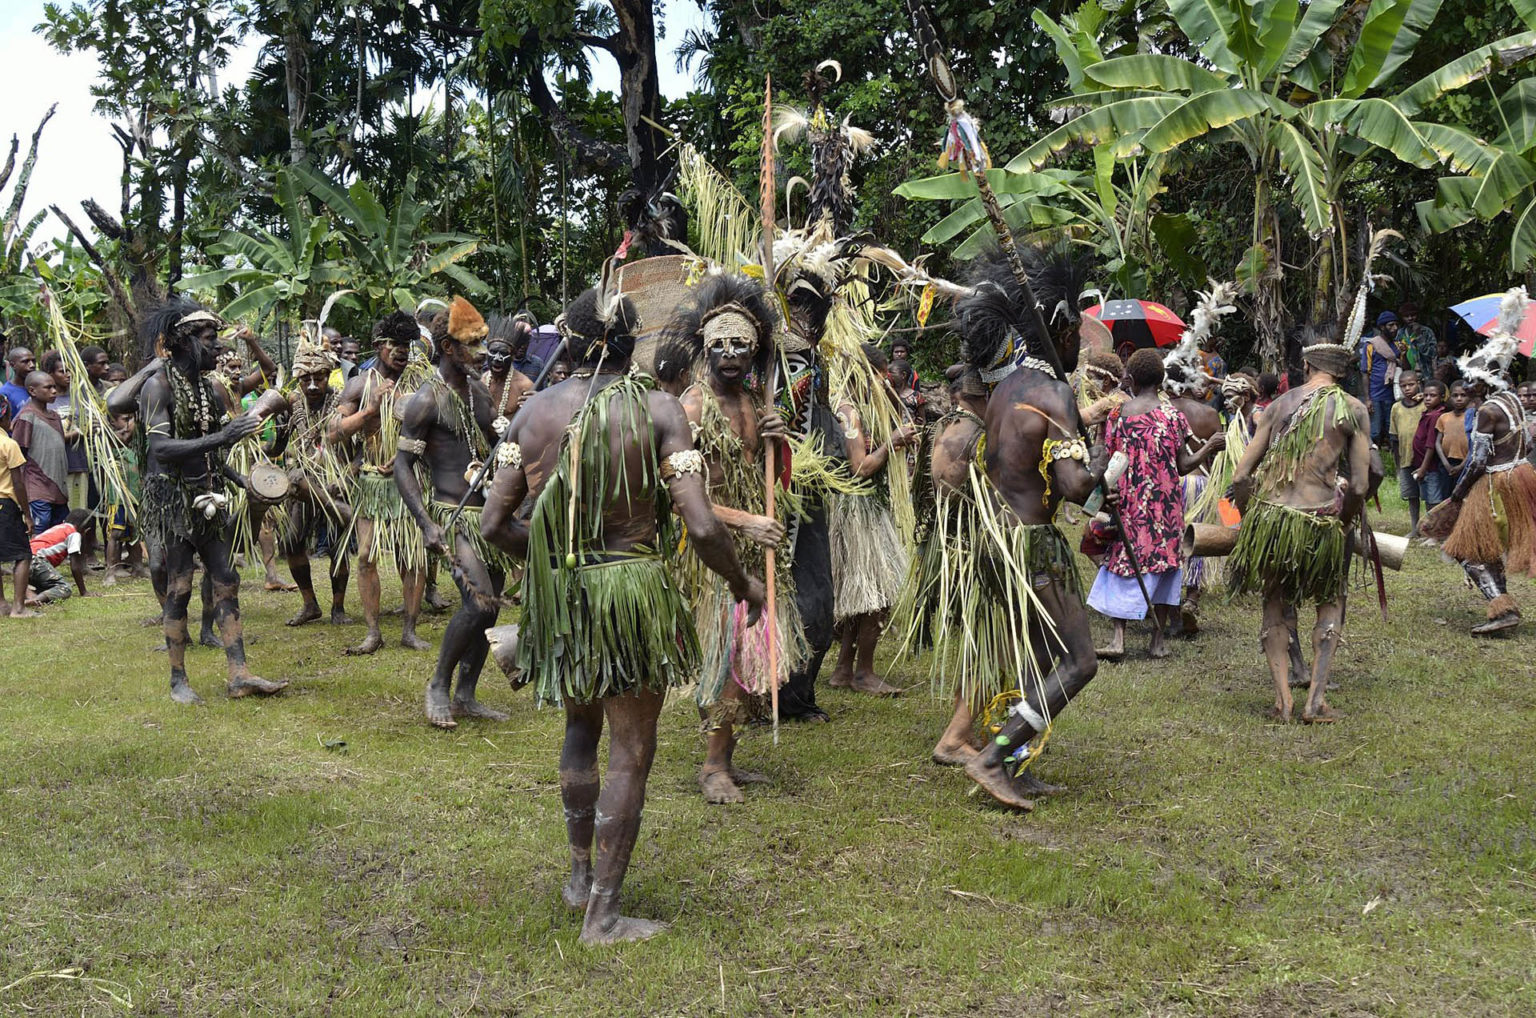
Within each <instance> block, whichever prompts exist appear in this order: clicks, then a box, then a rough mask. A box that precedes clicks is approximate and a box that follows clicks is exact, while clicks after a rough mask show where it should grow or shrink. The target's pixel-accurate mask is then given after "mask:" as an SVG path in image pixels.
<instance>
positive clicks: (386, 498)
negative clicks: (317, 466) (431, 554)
mask: <svg viewBox="0 0 1536 1018" xmlns="http://www.w3.org/2000/svg"><path fill="white" fill-rule="evenodd" d="M352 510H353V511H352V527H351V530H350V531H349V532H348V533H347V534H345V535H343V537H342V541H343V542H344V543H346V542H350V541H351V539H352V537H353V535H355V534H356V532H357V525H358V523H359V521H361V520H369V521H371V522H372V523H373V542H372V546H371V547H367V548H365V547H363V546H362V544H359V545H358V548H357V553H358V556H359V557H364V558H372V559H373V561H375V562H380V561H383V560H384V559H385V558H386V557H393V558H394V560H395V563H396V565H398V566H399V567H400V568H401V569H403V570H406V571H407V572H419V571H420V570H423V569H425V568H427V546H426V544H424V543H423V542H422V539H421V528H420V527H418V526H417V525H416V521H415V520H414V519H413V518H412V517H411V513H410V510H408V509H406V507H405V501H404V500H403V499H402V498H401V497H400V489H399V488H397V487H396V486H395V479H394V477H392V476H390V475H388V474H379V473H375V472H373V471H371V470H364V471H363V472H362V473H360V474H358V476H357V488H356V491H355V492H354V495H353V502H352Z"/></svg>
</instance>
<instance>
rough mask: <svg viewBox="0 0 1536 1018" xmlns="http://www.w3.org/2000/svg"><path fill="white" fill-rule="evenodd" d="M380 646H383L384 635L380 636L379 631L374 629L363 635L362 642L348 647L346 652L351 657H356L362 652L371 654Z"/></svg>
mask: <svg viewBox="0 0 1536 1018" xmlns="http://www.w3.org/2000/svg"><path fill="white" fill-rule="evenodd" d="M382 646H384V637H382V636H380V635H379V631H378V630H376V629H375V630H373V631H372V632H370V633H369V634H368V635H367V636H365V637H363V642H362V643H360V644H358V645H357V646H356V647H348V648H347V653H348V654H350V655H352V656H353V657H357V656H360V655H363V654H372V653H373V652H374V651H376V650H378V649H379V648H380V647H382Z"/></svg>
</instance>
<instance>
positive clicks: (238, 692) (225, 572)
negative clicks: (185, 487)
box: [199, 540, 288, 697]
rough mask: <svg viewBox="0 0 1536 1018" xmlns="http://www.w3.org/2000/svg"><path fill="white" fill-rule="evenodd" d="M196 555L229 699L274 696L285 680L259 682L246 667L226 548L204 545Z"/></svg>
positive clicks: (234, 576) (236, 583)
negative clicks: (207, 588)
mask: <svg viewBox="0 0 1536 1018" xmlns="http://www.w3.org/2000/svg"><path fill="white" fill-rule="evenodd" d="M199 554H200V555H201V556H202V559H203V567H204V569H205V570H206V572H207V575H208V577H209V579H210V581H211V585H212V588H213V597H214V604H213V615H214V622H215V624H216V625H217V627H218V631H219V638H220V639H221V640H222V641H223V644H224V657H225V659H226V660H227V662H228V664H229V684H228V692H229V695H230V696H231V697H242V696H249V695H251V694H252V693H260V694H266V693H276V692H278V691H279V690H281V689H283V688H284V687H286V686H287V685H288V682H287V680H286V679H282V680H278V681H276V682H273V681H269V680H267V679H263V678H260V677H259V676H256V675H253V674H251V670H250V667H249V666H248V665H247V664H246V660H245V626H244V624H243V623H242V622H241V621H240V574H239V573H238V572H236V571H235V568H234V564H233V563H232V562H231V561H230V556H229V545H227V544H225V543H224V542H223V541H217V540H215V541H206V542H204V544H203V546H202V547H201V548H200V549H199Z"/></svg>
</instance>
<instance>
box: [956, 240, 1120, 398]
mask: <svg viewBox="0 0 1536 1018" xmlns="http://www.w3.org/2000/svg"><path fill="white" fill-rule="evenodd" d="M1018 252H1019V257H1020V258H1021V259H1023V262H1024V269H1025V271H1026V272H1028V273H1029V283H1030V288H1031V289H1033V290H1034V292H1035V299H1036V300H1037V301H1038V302H1039V303H1040V307H1041V309H1042V312H1043V314H1044V317H1045V320H1046V327H1047V329H1050V330H1052V331H1055V332H1061V331H1066V330H1070V329H1074V328H1076V327H1077V326H1078V325H1079V324H1080V322H1081V321H1082V312H1081V311H1080V310H1079V308H1078V300H1079V298H1080V297H1081V295H1082V294H1083V292H1084V291H1085V290H1086V289H1087V288H1088V285H1089V283H1088V274H1089V271H1090V268H1091V265H1092V263H1091V262H1090V261H1089V260H1088V259H1087V258H1086V257H1084V255H1083V253H1082V250H1081V249H1080V248H1079V247H1077V246H1076V245H1073V244H1071V243H1062V244H1054V245H1050V246H1041V245H1038V244H1030V243H1028V242H1024V243H1019V244H1018ZM970 285H971V289H972V292H971V293H970V294H969V295H967V296H964V297H961V298H960V300H958V301H956V303H955V319H956V323H957V325H958V327H959V331H960V347H961V353H962V356H964V358H965V360H966V363H968V364H970V365H971V366H972V367H974V368H976V369H977V370H978V371H980V372H981V374H982V377H983V378H984V379H985V380H986V381H988V382H990V383H993V384H995V383H997V382H999V381H1001V380H1002V379H1003V378H1004V377H1006V376H1007V375H1008V374H1009V373H1010V372H1011V371H1012V368H1013V365H1015V364H1017V363H1018V362H1019V361H1020V360H1022V359H1023V358H1024V357H1025V356H1026V355H1029V354H1031V353H1033V354H1035V355H1039V354H1041V353H1043V352H1044V348H1043V345H1042V344H1045V343H1050V344H1052V346H1053V347H1054V346H1055V345H1056V340H1055V337H1054V336H1037V335H1035V334H1034V327H1033V322H1034V315H1033V314H1032V313H1031V311H1030V308H1029V306H1028V305H1027V304H1026V303H1025V301H1024V294H1023V287H1021V286H1019V282H1018V280H1017V279H1016V278H1014V274H1013V268H1012V266H1011V265H1010V264H1009V262H1008V259H1007V257H1006V256H1005V255H1004V254H1003V253H1002V251H1001V250H1000V249H998V248H992V249H991V250H989V251H987V252H986V253H985V254H983V255H981V256H980V257H978V258H977V259H976V260H975V261H973V262H972V263H971V271H970ZM1021 330H1027V331H1021ZM1065 367H1066V368H1067V370H1069V371H1070V370H1072V365H1065Z"/></svg>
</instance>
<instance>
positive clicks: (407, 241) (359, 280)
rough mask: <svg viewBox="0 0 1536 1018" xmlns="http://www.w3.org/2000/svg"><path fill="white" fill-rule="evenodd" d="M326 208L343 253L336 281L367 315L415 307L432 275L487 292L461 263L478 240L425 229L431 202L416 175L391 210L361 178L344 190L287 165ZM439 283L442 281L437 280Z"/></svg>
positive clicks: (470, 292) (468, 290)
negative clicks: (420, 192)
mask: <svg viewBox="0 0 1536 1018" xmlns="http://www.w3.org/2000/svg"><path fill="white" fill-rule="evenodd" d="M288 172H289V173H292V174H293V175H294V176H295V178H296V179H297V180H298V181H299V182H300V183H302V184H303V186H304V187H305V188H307V189H308V191H309V193H310V194H312V195H314V196H315V197H316V198H318V199H320V201H321V202H322V203H324V205H325V206H326V208H327V209H329V211H330V214H331V217H332V228H333V229H334V230H335V232H336V235H337V238H338V239H339V241H340V243H341V246H342V248H343V250H344V252H345V257H344V258H343V259H342V260H341V261H340V262H338V263H336V265H335V270H336V278H335V280H334V281H335V283H336V284H337V285H338V286H345V287H348V288H350V289H353V290H355V291H357V293H358V294H359V295H360V296H361V297H362V298H363V300H364V302H365V303H366V304H367V305H368V310H369V312H370V313H374V312H378V311H381V310H383V309H384V308H385V307H398V308H400V309H402V310H407V311H412V310H415V307H416V300H417V297H418V296H419V295H420V294H421V293H422V291H424V290H425V289H427V288H428V287H429V286H431V285H432V284H433V281H434V280H435V279H436V277H439V276H441V277H444V278H445V280H446V281H447V282H448V283H450V284H452V285H453V286H454V287H456V288H458V289H459V290H461V291H463V292H464V293H466V294H468V295H471V296H474V295H477V294H483V293H488V292H489V291H490V287H488V286H487V285H486V284H485V283H484V282H483V281H482V280H480V279H479V278H478V277H476V276H475V275H474V274H473V273H471V272H470V271H469V270H468V269H466V268H464V267H463V266H462V265H460V264H459V263H460V262H462V261H463V260H464V259H466V258H468V257H469V256H470V255H472V254H474V253H475V251H476V250H477V249H478V248H479V246H480V241H479V240H478V239H476V238H474V237H471V236H469V235H468V234H463V233H424V232H422V223H423V221H424V220H425V219H426V217H427V214H428V212H429V211H431V209H430V206H428V205H427V204H425V203H424V202H420V201H417V200H416V175H415V174H414V173H413V174H411V175H410V176H408V177H407V178H406V181H405V186H404V187H403V188H402V189H401V191H400V196H399V198H398V199H397V200H396V203H395V206H394V208H392V209H386V208H384V206H383V204H382V203H381V202H380V201H379V199H378V196H377V195H375V194H374V192H373V190H372V189H371V188H370V187H368V185H367V184H364V183H363V182H362V181H360V180H359V181H355V182H353V184H352V185H351V186H350V187H348V188H345V189H343V188H342V187H341V186H340V185H339V184H337V183H335V182H334V181H332V180H330V179H328V178H327V177H325V176H322V175H321V174H319V173H317V172H316V171H315V170H313V169H311V168H310V167H308V166H305V165H302V164H300V165H295V166H291V167H289V169H288ZM437 285H439V286H440V285H442V284H440V283H439V284H437Z"/></svg>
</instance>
